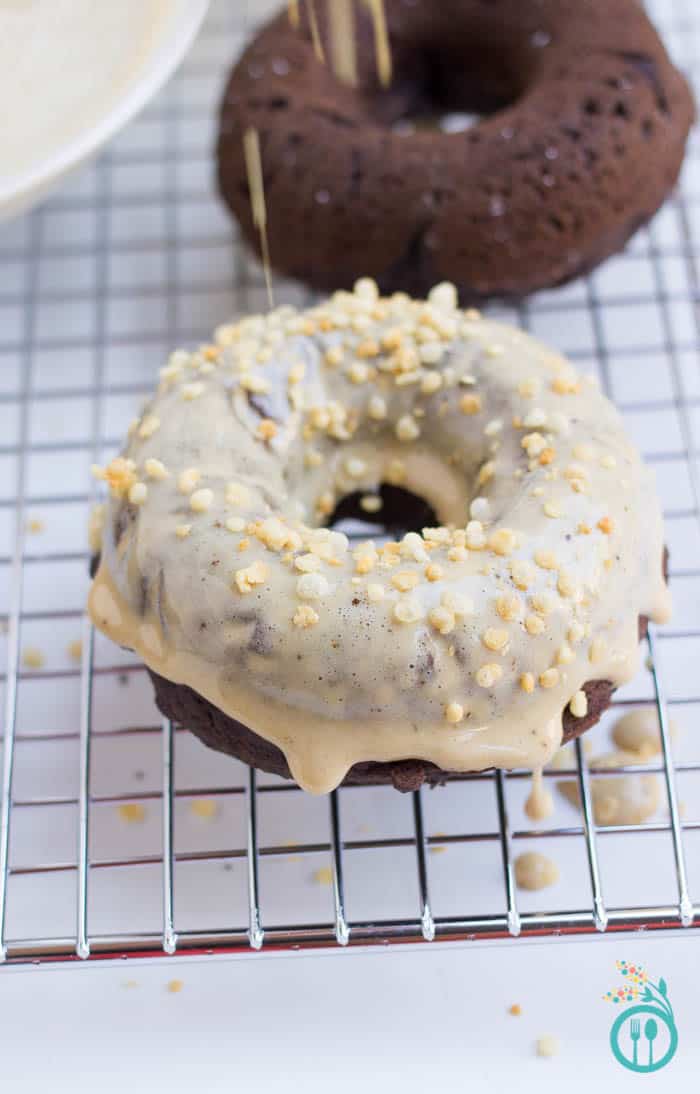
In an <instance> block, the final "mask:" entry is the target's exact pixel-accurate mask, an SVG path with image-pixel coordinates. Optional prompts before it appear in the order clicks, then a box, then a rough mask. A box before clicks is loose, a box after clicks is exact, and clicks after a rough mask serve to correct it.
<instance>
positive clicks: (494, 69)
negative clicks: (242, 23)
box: [218, 0, 694, 302]
mask: <svg viewBox="0 0 700 1094" xmlns="http://www.w3.org/2000/svg"><path fill="white" fill-rule="evenodd" d="M317 8H318V9H319V18H320V25H321V35H322V38H323V39H324V41H326V44H328V38H329V30H328V13H327V5H326V4H325V3H317ZM355 8H356V12H357V43H358V82H357V85H356V86H349V85H348V84H345V83H341V82H340V81H339V80H338V79H337V78H336V77H335V75H334V74H333V71H332V69H331V67H330V66H327V65H324V64H322V63H321V62H320V61H319V60H318V59H317V57H316V55H315V53H314V49H313V45H312V40H311V34H310V31H309V27H308V23H307V22H306V20H305V18H304V19H302V23H301V26H300V27H299V28H295V27H294V26H292V25H291V24H290V21H289V19H288V18H287V15H286V14H285V13H282V14H280V15H279V16H278V17H277V18H275V19H274V20H273V21H272V22H271V23H269V24H268V25H267V26H266V27H264V28H263V29H262V30H261V31H260V33H259V34H258V35H257V36H256V37H255V39H254V40H253V42H252V43H251V44H250V45H249V46H248V48H247V49H246V50H245V52H244V54H243V56H242V57H241V59H240V61H239V62H238V63H237V64H236V66H235V68H234V70H233V72H232V74H231V77H230V79H229V82H228V86H227V87H226V91H225V94H224V97H223V102H222V107H221V124H220V132H219V139H218V179H219V187H220V190H221V194H222V197H223V199H224V201H225V202H226V204H227V205H228V206H229V208H230V210H231V211H232V213H233V214H234V216H235V217H236V218H237V220H238V221H239V223H240V226H241V230H242V233H243V235H244V237H245V238H246V240H247V241H248V243H249V244H250V245H251V246H252V247H253V248H255V249H259V240H258V235H257V232H256V230H255V228H254V225H253V220H252V214H251V204H250V195H249V189H248V183H247V178H246V167H245V160H244V154H243V134H244V132H245V131H246V130H247V129H248V128H250V127H254V128H255V129H257V130H258V131H259V134H260V140H261V145H262V162H263V174H264V182H265V189H266V195H267V212H268V234H269V240H270V256H271V263H272V265H273V267H275V268H276V269H277V270H279V271H280V272H281V273H283V274H287V275H291V276H293V277H296V278H299V279H301V280H302V281H306V282H308V283H309V284H310V285H312V286H314V287H317V288H320V289H328V290H331V289H335V288H338V287H350V285H351V284H352V283H353V282H354V281H355V279H356V278H357V277H359V276H360V275H361V274H369V275H370V276H372V277H374V278H375V280H376V281H377V282H378V283H379V285H380V287H381V289H382V290H383V291H393V290H396V289H398V290H405V291H407V292H410V293H413V294H415V295H423V294H425V292H427V290H428V288H429V287H430V286H431V285H433V284H435V283H436V282H438V281H440V280H442V279H447V280H450V281H452V282H454V283H455V284H456V285H457V287H458V289H459V292H460V296H461V298H462V300H463V301H465V302H467V301H478V300H480V299H483V298H487V297H507V298H517V297H521V296H523V295H525V294H527V293H531V292H533V291H535V290H538V289H543V288H549V287H551V286H554V285H558V284H561V283H563V282H565V281H567V280H569V279H570V278H573V277H577V276H579V275H581V274H583V273H585V272H586V271H588V270H590V269H591V268H593V267H594V266H595V265H596V264H597V263H599V262H601V261H602V260H603V259H604V258H606V257H607V256H608V255H610V254H612V253H614V252H615V251H618V250H619V249H620V248H621V247H622V246H623V245H624V243H625V242H626V240H627V239H628V238H629V237H630V236H631V235H632V234H633V233H634V232H635V231H636V230H637V228H639V227H640V225H642V224H644V223H645V222H646V221H647V220H649V218H650V217H651V216H652V215H653V214H654V213H655V212H656V210H657V209H658V208H659V206H660V205H661V203H662V201H663V200H664V198H665V196H666V194H667V193H668V192H669V190H670V189H671V187H672V186H673V184H674V183H675V181H676V178H677V176H678V172H679V169H680V166H681V162H682V159H683V152H684V147H685V141H686V137H687V135H688V130H689V127H690V125H691V122H692V120H693V113H694V107H693V101H692V97H691V93H690V91H689V88H688V85H687V83H686V81H685V80H684V78H683V77H682V75H681V74H680V73H679V72H678V71H677V69H675V68H674V66H673V65H672V64H671V62H670V60H669V58H668V55H667V53H666V51H665V49H664V47H663V44H662V43H661V41H660V39H659V37H658V35H657V33H656V31H655V30H654V28H653V26H652V25H651V23H650V22H649V20H648V19H647V17H646V15H645V14H644V12H643V10H642V6H641V4H640V3H638V0H539V2H534V0H493V2H491V3H484V2H483V0H440V2H439V3H436V2H434V0H386V17H387V22H388V27H389V36H390V42H391V50H392V56H393V71H394V75H393V81H392V83H391V85H390V86H389V87H388V88H387V89H384V88H382V87H381V86H380V84H379V81H378V79H377V76H376V74H375V65H374V45H373V37H372V29H371V24H370V21H369V15H368V13H367V10H366V5H365V4H362V3H357V4H356V5H355ZM302 9H303V10H305V5H302ZM326 52H327V54H328V49H327V50H326ZM455 110H457V111H464V110H466V111H474V112H478V113H480V114H482V118H481V120H480V121H479V122H478V124H475V125H473V126H472V127H471V128H469V129H467V130H466V131H464V132H456V133H455V132H452V133H449V132H442V131H439V130H436V129H432V130H428V129H426V128H423V129H421V128H418V129H417V130H415V131H413V132H410V133H409V134H408V135H407V134H406V133H405V126H402V125H397V123H400V122H401V120H402V119H406V118H416V117H420V116H421V115H428V114H433V115H435V114H440V113H443V114H444V113H445V112H446V111H455Z"/></svg>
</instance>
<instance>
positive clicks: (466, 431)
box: [90, 280, 668, 793]
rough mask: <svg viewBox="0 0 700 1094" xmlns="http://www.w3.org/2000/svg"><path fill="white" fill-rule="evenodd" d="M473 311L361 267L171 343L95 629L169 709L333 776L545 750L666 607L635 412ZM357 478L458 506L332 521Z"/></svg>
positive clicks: (118, 523) (231, 746) (373, 493)
mask: <svg viewBox="0 0 700 1094" xmlns="http://www.w3.org/2000/svg"><path fill="white" fill-rule="evenodd" d="M456 305H457V300H456V290H455V287H454V286H450V285H447V284H443V285H440V286H437V287H436V288H435V289H434V290H433V291H432V292H431V293H430V295H429V298H428V300H427V301H424V300H411V299H410V298H409V297H408V296H406V295H405V294H403V293H397V294H396V295H395V296H393V297H390V298H383V299H382V298H380V297H379V295H378V291H377V286H376V284H375V283H374V282H372V281H369V280H363V281H361V282H359V283H358V285H357V287H356V291H355V292H354V293H352V294H351V293H345V292H339V293H336V294H335V295H334V296H333V297H332V298H331V299H330V300H327V301H324V302H323V303H322V304H320V305H319V306H318V307H316V308H312V309H310V310H309V311H306V312H296V311H295V310H294V309H292V308H280V309H277V310H276V311H272V312H270V313H269V314H268V315H266V316H262V315H259V316H250V317H248V318H246V319H243V320H241V321H240V322H238V323H235V324H231V325H227V326H225V327H222V328H220V329H219V331H218V332H217V340H216V345H211V346H206V347H202V349H200V350H199V351H197V352H195V353H187V352H184V351H177V352H176V353H175V354H173V355H172V358H171V360H170V361H169V363H168V364H167V365H166V367H165V368H164V369H163V370H162V372H161V382H160V385H159V389H158V392H157V393H156V395H155V396H154V398H153V400H152V401H151V403H150V404H149V406H148V407H147V408H146V409H145V411H144V412H143V414H142V415H141V417H140V418H139V419H138V420H136V421H135V422H134V423H133V426H132V428H131V430H130V432H129V440H128V443H127V446H126V449H125V451H124V454H123V455H122V456H120V457H118V458H117V459H116V460H114V461H112V463H111V464H109V465H108V466H107V467H106V468H102V469H97V474H98V476H99V477H101V478H103V479H104V480H105V481H106V482H107V483H108V484H109V488H110V494H111V497H110V501H109V505H108V509H107V512H106V519H105V521H104V529H103V535H102V542H101V547H100V551H101V561H100V567H99V570H98V572H97V574H96V576H95V578H94V581H93V586H92V590H91V593H90V612H91V615H92V618H93V620H94V622H95V624H96V625H97V626H98V627H100V628H101V629H102V630H103V631H104V632H105V633H106V634H107V635H109V636H111V637H112V638H113V639H114V640H115V641H117V642H118V643H120V644H121V645H123V646H127V647H129V648H131V649H134V650H136V651H137V652H138V653H139V655H140V656H141V657H142V658H143V660H144V661H145V663H146V665H147V667H148V668H149V670H150V672H151V674H152V677H153V679H154V683H155V686H156V695H157V699H158V703H159V705H160V707H161V709H162V710H163V711H164V712H165V713H166V714H168V715H169V716H170V717H172V718H173V719H174V720H176V721H177V722H180V723H182V724H184V725H186V726H187V727H188V728H190V729H192V730H193V731H194V732H195V733H197V734H198V735H199V736H200V737H201V738H202V740H204V741H205V742H206V743H207V744H210V745H212V746H213V747H216V748H219V749H221V750H223V751H226V752H230V753H231V754H233V755H236V756H238V757H239V758H241V759H243V760H244V761H246V762H248V763H252V764H254V765H255V766H259V767H262V768H264V769H265V770H269V771H274V772H276V773H278V774H280V775H290V774H291V775H292V776H293V777H294V778H295V779H296V781H297V782H298V783H299V784H300V785H301V786H303V787H304V788H305V789H307V790H310V791H313V792H317V793H320V792H325V791H328V790H331V789H333V788H334V787H335V786H337V785H339V784H340V783H341V782H343V781H350V782H383V781H391V782H393V784H394V785H395V786H398V787H399V788H401V789H409V788H412V787H414V786H415V785H416V784H417V783H418V782H420V781H422V780H427V781H429V782H435V781H441V780H443V779H444V778H445V777H446V775H447V774H449V773H452V772H469V771H475V770H486V769H488V768H491V767H494V766H496V767H503V768H513V767H527V768H538V767H542V766H544V764H546V763H547V762H548V760H549V759H550V757H551V756H552V754H553V752H554V751H555V749H556V748H557V747H558V746H559V744H560V742H561V740H562V735H563V734H565V735H566V737H567V738H568V737H569V736H571V735H572V734H574V733H575V732H577V730H579V729H583V728H585V727H586V726H588V725H590V724H592V722H593V721H595V720H596V719H597V717H598V716H599V714H600V711H601V710H602V709H604V707H605V706H606V705H607V703H608V702H609V699H610V695H611V693H612V689H613V687H615V686H618V685H619V684H621V683H622V682H624V681H626V680H629V679H630V678H631V676H632V675H633V674H634V672H635V671H636V665H637V660H638V625H639V621H640V619H641V621H642V626H643V625H644V619H645V618H647V617H648V618H654V619H656V620H658V621H662V620H663V619H665V618H666V616H667V613H668V597H667V589H666V585H665V582H664V580H663V573H662V555H663V536H662V527H661V516H660V510H659V505H658V501H657V498H656V494H655V490H654V485H653V481H652V480H651V477H650V475H649V473H648V472H647V470H646V468H645V467H644V465H643V464H642V462H641V460H640V458H639V455H638V453H637V452H636V451H635V449H634V447H633V446H632V444H631V443H630V441H629V439H628V438H627V437H626V435H625V432H624V429H623V426H622V423H621V421H620V419H619V416H618V415H617V413H616V411H615V409H614V408H613V407H612V405H611V404H610V403H609V402H608V401H607V400H606V399H605V398H604V397H603V395H602V394H601V393H600V391H599V389H598V387H597V385H596V384H595V383H594V382H593V380H592V379H591V378H587V377H581V376H579V375H578V374H577V373H576V372H575V371H574V369H573V368H572V367H571V365H570V364H569V363H568V362H567V361H566V360H564V359H563V358H562V357H561V356H560V355H559V354H557V353H554V352H552V351H551V350H548V349H546V348H545V347H544V346H542V345H541V344H540V343H538V342H536V341H535V340H534V339H532V338H530V337H529V336H528V335H526V334H525V333H524V332H522V331H518V330H514V329H512V328H509V327H505V326H503V325H502V324H499V323H495V322H493V321H491V320H488V319H484V318H482V317H480V315H479V313H478V312H474V311H467V312H464V311H461V310H459V309H458V308H457V306H456ZM386 483H388V484H389V485H390V486H391V487H392V489H393V492H389V491H388V490H387V489H384V490H383V491H382V493H381V494H380V493H379V491H380V490H381V488H382V484H386ZM399 491H403V493H400V492H399ZM413 495H415V496H416V497H417V498H419V499H422V503H423V505H424V506H426V505H427V506H428V507H429V508H427V509H426V508H423V509H422V510H421V503H418V504H417V505H415V506H414V516H413V517H411V516H410V515H409V513H410V509H409V506H408V501H407V499H408V498H409V496H413ZM357 497H359V498H360V499H361V500H360V506H361V508H360V512H361V513H364V514H367V515H369V516H375V517H376V518H379V517H380V516H381V514H382V508H383V504H386V506H387V509H388V510H389V512H388V514H387V517H388V519H387V523H388V524H392V525H396V524H398V523H400V521H401V518H402V514H403V515H405V517H406V521H407V522H409V521H410V524H413V523H414V520H415V519H416V517H417V519H418V520H419V521H421V522H422V521H423V520H425V519H428V520H431V517H432V520H431V522H430V523H429V524H425V525H422V524H421V525H419V527H420V531H416V530H411V531H408V532H407V533H406V534H405V535H401V536H397V538H396V539H394V540H391V541H389V542H384V543H382V542H379V541H377V540H375V539H365V540H362V541H356V542H354V543H351V542H349V540H348V537H347V536H346V535H344V534H343V533H342V532H340V531H338V530H331V529H329V528H328V527H326V526H325V525H327V523H328V522H329V521H332V520H333V517H334V513H337V512H338V511H344V512H347V508H345V509H343V507H344V506H346V507H347V505H348V499H353V498H357ZM402 499H404V500H403V501H402ZM433 514H434V517H433Z"/></svg>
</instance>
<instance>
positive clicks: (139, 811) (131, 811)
mask: <svg viewBox="0 0 700 1094" xmlns="http://www.w3.org/2000/svg"><path fill="white" fill-rule="evenodd" d="M117 812H118V813H119V816H120V817H121V819H122V820H123V821H124V822H125V823H126V824H143V822H144V821H145V819H146V807H145V805H142V804H141V802H123V803H122V805H119V806H117Z"/></svg>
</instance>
